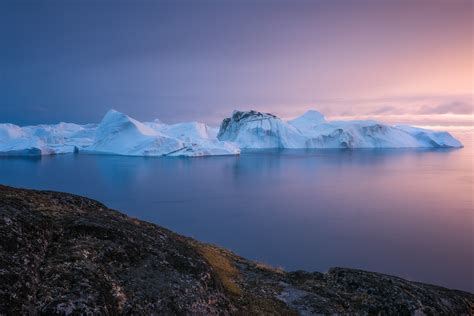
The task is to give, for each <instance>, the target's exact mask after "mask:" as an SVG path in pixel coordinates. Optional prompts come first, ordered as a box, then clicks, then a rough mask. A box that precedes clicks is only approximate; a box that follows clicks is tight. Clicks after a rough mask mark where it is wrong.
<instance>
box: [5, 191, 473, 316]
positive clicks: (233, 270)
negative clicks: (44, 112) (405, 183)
mask: <svg viewBox="0 0 474 316" xmlns="http://www.w3.org/2000/svg"><path fill="white" fill-rule="evenodd" d="M336 313H342V314H362V315H364V314H417V315H422V314H427V315H430V314H451V315H462V314H466V315H469V314H471V315H472V314H474V294H471V293H466V292H462V291H457V290H449V289H445V288H442V287H438V286H433V285H428V284H421V283H416V282H410V281H406V280H403V279H401V278H397V277H393V276H388V275H383V274H377V273H371V272H365V271H360V270H352V269H342V268H333V269H330V270H329V272H327V273H318V272H313V273H310V272H303V271H298V272H285V271H282V270H278V269H274V268H271V267H268V266H266V265H262V264H259V263H256V262H253V261H250V260H247V259H244V258H241V257H239V256H237V255H235V254H233V253H231V252H230V251H227V250H225V249H222V248H219V247H216V246H212V245H208V244H203V243H200V242H198V241H196V240H193V239H191V238H187V237H183V236H180V235H177V234H175V233H173V232H171V231H169V230H167V229H165V228H162V227H160V226H157V225H154V224H150V223H147V222H143V221H140V220H137V219H133V218H130V217H128V216H126V215H124V214H121V213H119V212H117V211H114V210H111V209H108V208H107V207H106V206H105V205H103V204H101V203H99V202H96V201H93V200H90V199H87V198H84V197H80V196H76V195H72V194H66V193H58V192H46V191H32V190H22V189H14V188H10V187H5V186H0V314H2V315H15V314H31V315H35V314H48V315H49V314H113V315H115V314H146V315H149V314H285V315H287V314H336Z"/></svg>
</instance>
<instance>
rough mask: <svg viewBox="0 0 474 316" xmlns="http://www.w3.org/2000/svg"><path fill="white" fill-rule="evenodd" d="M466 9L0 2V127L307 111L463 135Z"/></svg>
mask: <svg viewBox="0 0 474 316" xmlns="http://www.w3.org/2000/svg"><path fill="white" fill-rule="evenodd" d="M473 3H474V2H473V1H469V0H466V1H463V0H451V1H444V0H439V1H437V0H424V1H403V0H401V1H390V0H388V1H375V0H373V1H348V0H347V1H343V0H331V1H329V0H328V1H298V0H297V1H289V0H288V1H269V0H253V1H251V0H241V1H227V0H224V1H217V0H214V1H182V0H181V1H180V0H178V1H151V0H150V1H107V0H105V1H93V0H87V1H85V0H84V1H80V0H76V1H48V0H43V1H37V0H34V1H31V2H30V1H11V0H4V1H1V2H0V39H1V41H0V122H12V123H16V124H37V123H51V122H57V121H73V122H78V123H85V122H97V121H99V120H100V119H101V117H102V115H103V114H104V113H105V112H106V111H107V110H108V109H109V108H115V109H117V110H119V111H123V112H126V113H127V114H129V115H131V116H134V117H136V118H138V119H141V120H146V119H153V118H160V119H161V120H162V121H165V122H176V121H185V120H200V121H204V122H208V123H213V124H217V123H219V121H220V119H221V118H223V117H225V116H228V115H229V114H230V113H231V111H232V110H233V109H250V108H253V109H257V110H264V111H270V112H273V113H276V114H278V115H280V116H282V117H285V118H289V117H292V116H295V115H298V114H300V113H301V112H303V111H304V110H306V109H309V108H314V109H318V110H320V111H322V112H323V113H325V114H327V115H329V116H334V117H341V116H342V117H347V116H354V115H363V116H364V115H365V116H375V117H376V118H378V119H382V120H383V119H384V118H385V119H386V120H388V121H391V120H392V119H393V118H397V119H401V120H403V117H404V116H407V117H406V118H407V119H410V120H414V121H413V122H414V123H417V124H420V125H426V124H424V123H429V124H431V123H432V124H434V125H470V122H471V123H472V111H473V81H474V79H473V35H474V34H473V20H474V16H473V12H474V11H473ZM449 113H450V114H449ZM453 114H454V115H453ZM433 117H434V118H433ZM453 117H454V118H453ZM433 120H434V121H433ZM436 120H438V121H436ZM413 122H412V121H410V123H413Z"/></svg>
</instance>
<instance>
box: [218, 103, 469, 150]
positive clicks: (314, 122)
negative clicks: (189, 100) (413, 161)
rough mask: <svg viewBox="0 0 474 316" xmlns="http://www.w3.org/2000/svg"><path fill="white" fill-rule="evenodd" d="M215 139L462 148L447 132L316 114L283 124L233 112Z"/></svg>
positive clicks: (248, 144)
mask: <svg viewBox="0 0 474 316" xmlns="http://www.w3.org/2000/svg"><path fill="white" fill-rule="evenodd" d="M218 138H219V139H220V140H225V141H231V142H235V143H237V145H238V146H239V147H240V148H251V149H259V148H414V147H424V148H439V147H462V144H461V143H460V142H459V141H458V140H457V139H455V138H454V137H452V136H451V135H450V134H449V133H447V132H437V131H430V130H426V129H421V128H416V127H410V126H403V125H398V126H397V125H395V126H391V125H387V124H384V123H380V122H376V121H370V120H368V121H331V122H328V121H327V120H326V119H325V117H324V116H323V115H322V114H320V113H319V112H317V111H308V112H306V113H305V114H303V115H302V116H300V117H298V118H296V119H294V120H291V121H288V122H284V121H282V120H281V119H279V118H278V117H276V116H275V115H272V114H268V113H260V112H256V111H246V112H242V111H234V113H233V114H232V117H230V118H226V119H224V121H223V122H222V125H221V128H220V131H219V135H218Z"/></svg>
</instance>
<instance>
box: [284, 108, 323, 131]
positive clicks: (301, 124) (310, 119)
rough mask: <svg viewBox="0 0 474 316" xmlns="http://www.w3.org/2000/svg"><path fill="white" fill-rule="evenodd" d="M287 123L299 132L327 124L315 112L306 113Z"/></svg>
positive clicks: (321, 116)
mask: <svg viewBox="0 0 474 316" xmlns="http://www.w3.org/2000/svg"><path fill="white" fill-rule="evenodd" d="M288 123H289V124H290V125H293V126H294V127H296V128H298V129H300V130H306V129H313V128H315V127H316V126H317V125H319V124H324V123H327V120H326V117H325V116H324V115H323V114H321V113H320V112H318V111H316V110H309V111H306V112H305V113H304V114H303V115H301V116H298V117H297V118H295V119H292V120H289V121H288Z"/></svg>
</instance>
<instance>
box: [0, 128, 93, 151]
mask: <svg viewBox="0 0 474 316" xmlns="http://www.w3.org/2000/svg"><path fill="white" fill-rule="evenodd" d="M94 129H95V125H92V124H90V125H77V124H72V123H59V124H54V125H38V126H25V127H20V126H17V125H13V124H0V155H3V156H5V155H6V156H39V155H53V154H63V153H70V152H74V151H77V150H79V149H80V148H84V147H86V146H89V145H90V144H92V138H93V134H94Z"/></svg>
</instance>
